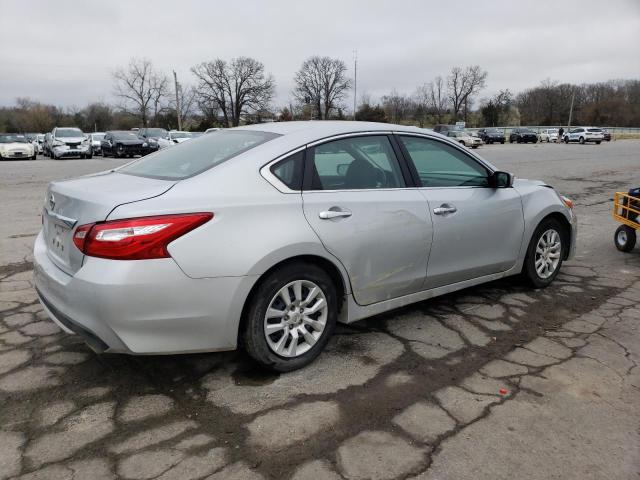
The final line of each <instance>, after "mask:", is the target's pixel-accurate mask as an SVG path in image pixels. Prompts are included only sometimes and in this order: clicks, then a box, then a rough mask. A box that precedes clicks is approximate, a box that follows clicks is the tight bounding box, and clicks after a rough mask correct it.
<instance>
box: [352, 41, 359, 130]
mask: <svg viewBox="0 0 640 480" xmlns="http://www.w3.org/2000/svg"><path fill="white" fill-rule="evenodd" d="M357 103H358V50H354V51H353V119H354V120H355V119H356V107H357Z"/></svg>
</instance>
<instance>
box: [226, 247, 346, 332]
mask: <svg viewBox="0 0 640 480" xmlns="http://www.w3.org/2000/svg"><path fill="white" fill-rule="evenodd" d="M291 263H311V264H313V265H316V266H317V267H320V268H321V269H323V270H324V271H325V272H326V273H327V275H329V277H330V278H331V280H332V281H333V284H334V285H335V287H336V294H337V300H338V312H340V310H341V309H342V305H343V303H344V296H345V293H346V291H347V289H346V286H345V283H344V279H343V278H342V274H341V273H340V270H338V267H336V266H335V265H334V264H333V263H332V262H331V261H329V260H327V259H326V258H323V257H319V256H317V255H298V256H296V257H291V258H287V259H286V260H282V261H281V262H278V263H276V264H275V265H273V266H272V267H271V268H269V269H268V270H267V271H266V272H264V273H263V274H262V275H260V278H259V279H258V281H257V282H256V283H255V284H254V285H253V287H251V290H250V291H249V295H247V298H246V300H245V301H244V305H243V306H242V316H241V317H240V328H239V329H238V339H239V340H240V339H241V332H242V331H243V329H244V322H245V319H246V317H247V315H246V313H247V309H248V308H249V305H250V303H251V299H252V298H253V296H254V295H255V292H256V290H258V287H259V286H260V284H261V283H262V280H263V279H264V278H266V277H267V275H269V274H271V273H272V272H274V271H276V270H278V269H280V268H282V267H284V266H285V265H289V264H291Z"/></svg>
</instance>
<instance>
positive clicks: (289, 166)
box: [271, 150, 304, 190]
mask: <svg viewBox="0 0 640 480" xmlns="http://www.w3.org/2000/svg"><path fill="white" fill-rule="evenodd" d="M303 166H304V150H301V151H299V152H297V153H294V154H293V155H291V156H289V157H287V158H285V159H284V160H281V161H279V162H278V163H276V164H275V165H273V166H272V167H271V173H273V174H274V175H275V176H276V177H278V179H279V180H280V181H281V182H282V183H284V184H285V185H286V186H287V187H289V188H290V189H291V190H302V178H303V174H302V170H303Z"/></svg>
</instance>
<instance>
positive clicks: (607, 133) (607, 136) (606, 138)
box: [602, 130, 611, 142]
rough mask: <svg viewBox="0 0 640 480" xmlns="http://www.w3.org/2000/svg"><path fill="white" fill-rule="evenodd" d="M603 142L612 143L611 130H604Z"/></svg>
mask: <svg viewBox="0 0 640 480" xmlns="http://www.w3.org/2000/svg"><path fill="white" fill-rule="evenodd" d="M602 140H604V141H605V142H610V141H611V132H610V131H609V130H602Z"/></svg>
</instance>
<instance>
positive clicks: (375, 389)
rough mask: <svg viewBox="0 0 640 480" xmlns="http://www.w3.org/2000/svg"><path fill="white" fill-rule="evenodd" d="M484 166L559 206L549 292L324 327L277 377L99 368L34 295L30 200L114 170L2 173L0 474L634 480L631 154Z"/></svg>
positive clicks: (112, 360) (176, 363)
mask: <svg viewBox="0 0 640 480" xmlns="http://www.w3.org/2000/svg"><path fill="white" fill-rule="evenodd" d="M480 153H481V154H483V155H484V156H485V157H486V158H487V159H488V160H489V161H491V162H493V163H494V164H496V165H497V166H498V167H500V168H501V169H504V170H509V171H511V172H513V173H515V174H516V175H517V176H520V177H525V178H541V179H544V180H546V181H548V182H550V183H551V184H552V185H554V186H556V188H557V189H558V190H559V191H560V192H562V193H563V194H566V195H567V196H569V197H571V198H573V199H574V200H575V202H576V210H577V213H578V215H579V224H580V225H579V243H578V252H577V256H576V258H575V259H574V260H572V261H570V262H568V263H567V264H565V265H564V267H563V270H562V273H561V275H560V276H559V277H558V279H557V281H556V282H555V283H554V284H553V285H552V286H551V287H549V288H547V289H545V290H537V291H534V290H531V289H528V288H526V287H525V286H523V285H521V284H519V283H518V282H517V281H516V280H514V279H505V280H502V281H499V282H493V283H490V284H487V285H483V286H479V287H474V288H470V289H467V290H464V291H461V292H457V293H455V294H451V295H447V296H444V297H440V298H437V299H433V300H429V301H425V302H421V303H419V304H415V305H412V306H409V307H405V308H402V309H400V310H396V311H393V312H389V313H386V314H383V315H380V316H377V317H375V318H372V319H368V320H365V321H362V322H358V323H356V324H352V325H349V326H344V325H343V326H340V327H339V328H338V329H337V333H336V335H335V338H334V339H333V340H332V341H331V342H330V344H329V346H328V348H327V351H326V352H325V353H323V355H321V357H320V358H319V359H318V360H317V361H316V362H315V363H314V364H312V365H311V366H309V367H307V368H305V369H303V370H300V371H296V372H293V373H290V374H282V375H277V374H268V373H264V372H261V371H256V370H255V369H254V368H252V365H251V364H250V363H249V361H248V360H247V359H246V357H245V356H244V355H243V354H242V353H241V352H229V353H215V354H199V355H181V356H166V357H161V356H150V357H130V356H116V355H101V356H99V355H95V354H94V353H93V352H91V351H90V350H89V348H88V347H86V346H85V345H84V343H83V342H82V341H81V340H80V339H79V338H78V337H76V336H68V335H66V334H64V333H61V332H60V331H59V330H58V328H57V327H56V326H55V325H54V324H53V323H52V322H51V321H50V320H48V319H47V317H46V315H45V314H44V313H43V311H42V308H41V307H40V305H39V303H38V302H37V300H36V296H35V292H34V290H33V285H32V271H31V248H32V244H33V241H34V239H35V235H36V233H37V232H38V230H39V228H40V218H39V212H40V206H41V202H42V196H43V192H44V189H45V186H46V183H47V182H48V181H50V180H52V179H57V178H64V177H70V176H75V175H78V174H82V173H89V172H94V171H98V170H102V169H106V168H108V167H110V166H112V165H114V164H116V162H115V161H114V160H112V159H94V160H67V161H58V162H53V161H49V160H42V161H37V162H11V163H10V162H4V163H2V165H1V168H2V169H3V171H4V175H3V176H2V179H1V180H0V182H1V184H2V188H1V189H0V200H1V201H2V204H3V206H4V209H3V210H2V212H1V213H0V215H1V216H2V217H1V219H2V222H1V225H2V229H1V230H0V405H1V408H0V479H8V478H20V479H54V480H55V479H76V480H78V479H85V478H91V479H96V480H99V479H111V478H126V479H163V480H164V479H172V478H175V479H181V480H187V479H203V478H207V479H217V478H220V479H236V478H237V479H253V478H256V479H259V478H273V479H281V478H294V479H298V480H302V479H406V478H420V479H433V480H436V479H438V480H442V479H472V478H473V479H484V478H491V479H496V478H497V479H502V478H513V477H515V478H529V479H548V478H563V479H567V478H575V479H590V478H592V479H601V478H616V479H638V478H639V477H640V473H639V472H640V435H639V427H640V409H639V408H638V406H639V405H640V367H638V364H639V363H640V331H639V327H638V324H639V321H640V307H639V304H640V303H639V302H640V248H636V250H635V251H634V252H632V253H630V254H623V253H620V252H618V251H617V250H616V249H615V247H614V245H613V232H614V230H615V228H616V224H615V222H614V221H613V220H612V218H611V215H610V209H611V203H612V202H611V198H612V196H613V192H614V191H615V190H617V189H624V190H626V189H628V188H630V187H631V186H637V185H640V170H639V169H638V158H639V157H640V142H634V141H618V142H611V143H609V144H602V145H599V146H596V145H585V146H580V145H555V144H551V145H548V144H544V145H493V146H485V147H483V148H482V149H481V152H480Z"/></svg>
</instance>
